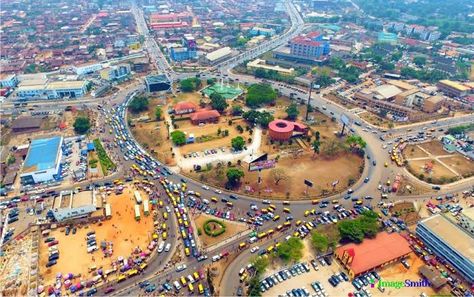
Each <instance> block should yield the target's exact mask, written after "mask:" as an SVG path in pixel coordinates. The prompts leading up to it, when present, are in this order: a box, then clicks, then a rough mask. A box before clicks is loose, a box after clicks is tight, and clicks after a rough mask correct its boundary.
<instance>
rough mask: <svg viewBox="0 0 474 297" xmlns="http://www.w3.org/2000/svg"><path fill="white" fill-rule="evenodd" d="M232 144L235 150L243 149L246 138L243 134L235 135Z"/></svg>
mask: <svg viewBox="0 0 474 297" xmlns="http://www.w3.org/2000/svg"><path fill="white" fill-rule="evenodd" d="M231 145H232V148H233V149H234V150H235V151H238V152H239V151H241V150H243V149H244V146H245V140H244V138H243V137H242V136H237V137H234V138H232V139H231Z"/></svg>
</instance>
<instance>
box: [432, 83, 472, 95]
mask: <svg viewBox="0 0 474 297" xmlns="http://www.w3.org/2000/svg"><path fill="white" fill-rule="evenodd" d="M436 86H437V87H438V89H439V90H440V91H441V92H443V93H444V94H446V95H448V96H450V97H458V98H461V97H465V96H467V95H468V94H469V92H470V91H471V90H472V89H471V88H470V87H469V86H466V85H464V84H461V83H459V82H455V81H452V80H447V79H445V80H440V81H439V82H438V84H437V85H436Z"/></svg>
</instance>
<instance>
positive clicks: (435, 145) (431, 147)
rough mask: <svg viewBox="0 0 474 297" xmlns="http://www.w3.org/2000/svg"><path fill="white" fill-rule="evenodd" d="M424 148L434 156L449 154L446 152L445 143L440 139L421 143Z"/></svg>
mask: <svg viewBox="0 0 474 297" xmlns="http://www.w3.org/2000/svg"><path fill="white" fill-rule="evenodd" d="M419 146H421V147H422V148H424V149H425V150H427V151H428V152H430V153H431V154H432V155H434V156H439V155H449V153H448V152H446V151H445V150H444V149H443V145H442V144H441V142H439V141H430V142H425V143H421V144H419Z"/></svg>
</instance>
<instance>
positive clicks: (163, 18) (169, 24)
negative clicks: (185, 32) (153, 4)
mask: <svg viewBox="0 0 474 297" xmlns="http://www.w3.org/2000/svg"><path fill="white" fill-rule="evenodd" d="M192 19H193V18H192V15H191V14H190V13H188V12H181V13H167V14H162V13H156V12H155V13H151V14H150V27H151V28H152V29H154V30H166V29H172V28H183V27H187V26H189V25H191V23H192Z"/></svg>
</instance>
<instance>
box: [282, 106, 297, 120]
mask: <svg viewBox="0 0 474 297" xmlns="http://www.w3.org/2000/svg"><path fill="white" fill-rule="evenodd" d="M285 111H286V114H287V118H288V119H289V120H292V121H294V120H296V118H297V117H298V114H299V113H300V111H299V110H298V106H297V105H296V104H295V103H291V104H290V105H288V107H287V108H286V110H285Z"/></svg>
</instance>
